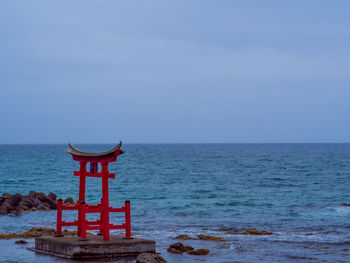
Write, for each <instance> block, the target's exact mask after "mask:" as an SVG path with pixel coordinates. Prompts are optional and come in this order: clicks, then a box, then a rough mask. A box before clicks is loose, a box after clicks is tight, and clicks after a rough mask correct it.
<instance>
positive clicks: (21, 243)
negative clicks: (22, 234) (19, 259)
mask: <svg viewBox="0 0 350 263" xmlns="http://www.w3.org/2000/svg"><path fill="white" fill-rule="evenodd" d="M15 244H18V245H25V244H28V242H27V241H25V240H17V241H16V242H15Z"/></svg>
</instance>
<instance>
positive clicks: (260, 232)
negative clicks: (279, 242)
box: [224, 229, 273, 236]
mask: <svg viewBox="0 0 350 263" xmlns="http://www.w3.org/2000/svg"><path fill="white" fill-rule="evenodd" d="M224 234H225V235H255V236H261V235H272V234H273V233H272V232H269V231H266V230H257V229H250V230H246V231H244V232H226V233H224Z"/></svg>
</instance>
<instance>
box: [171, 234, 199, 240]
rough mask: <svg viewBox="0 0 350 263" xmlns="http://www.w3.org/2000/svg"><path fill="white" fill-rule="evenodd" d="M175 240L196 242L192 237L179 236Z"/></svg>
mask: <svg viewBox="0 0 350 263" xmlns="http://www.w3.org/2000/svg"><path fill="white" fill-rule="evenodd" d="M175 239H181V240H194V239H195V238H193V237H190V236H188V235H178V236H176V237H175Z"/></svg>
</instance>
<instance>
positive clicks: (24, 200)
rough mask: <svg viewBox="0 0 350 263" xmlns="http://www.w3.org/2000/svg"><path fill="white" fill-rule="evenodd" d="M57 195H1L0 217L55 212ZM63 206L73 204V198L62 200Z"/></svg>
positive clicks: (31, 192)
mask: <svg viewBox="0 0 350 263" xmlns="http://www.w3.org/2000/svg"><path fill="white" fill-rule="evenodd" d="M56 199H57V195H56V194H55V193H52V192H51V193H49V194H48V195H46V194H44V193H43V192H35V191H30V192H29V193H28V195H21V194H18V193H17V194H13V195H11V194H9V193H3V194H2V195H1V197H0V215H7V214H10V213H14V214H16V213H22V212H24V211H37V210H51V209H53V210H55V209H57V200H56ZM64 203H65V204H75V202H74V200H73V198H70V197H69V198H67V199H65V200H64Z"/></svg>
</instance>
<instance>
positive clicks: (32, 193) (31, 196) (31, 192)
mask: <svg viewBox="0 0 350 263" xmlns="http://www.w3.org/2000/svg"><path fill="white" fill-rule="evenodd" d="M35 196H36V192H35V191H30V192H29V193H28V197H30V198H32V199H35Z"/></svg>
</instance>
